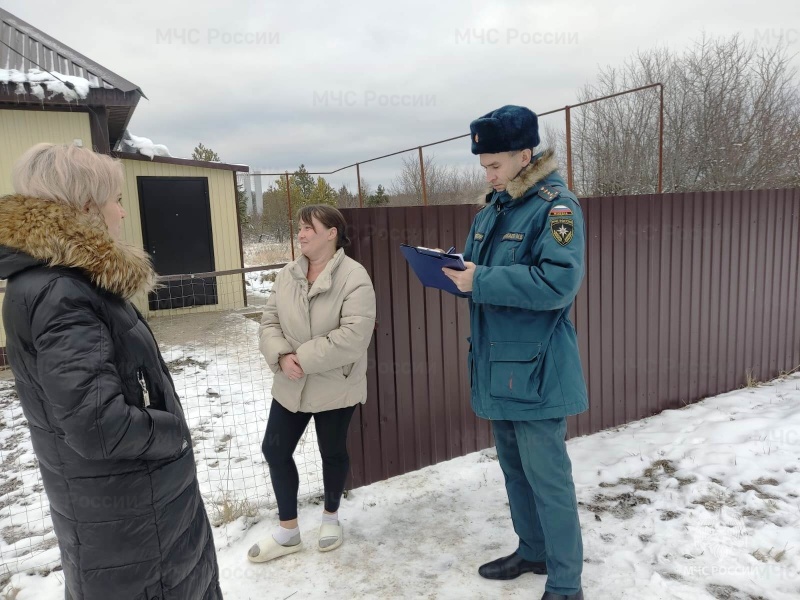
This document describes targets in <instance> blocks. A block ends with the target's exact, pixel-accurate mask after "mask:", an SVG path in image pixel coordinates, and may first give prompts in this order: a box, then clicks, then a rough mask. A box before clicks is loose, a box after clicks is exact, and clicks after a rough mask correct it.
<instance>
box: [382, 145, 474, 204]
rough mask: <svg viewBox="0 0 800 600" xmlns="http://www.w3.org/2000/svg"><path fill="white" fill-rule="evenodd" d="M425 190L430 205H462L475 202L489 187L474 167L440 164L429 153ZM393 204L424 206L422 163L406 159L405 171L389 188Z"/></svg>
mask: <svg viewBox="0 0 800 600" xmlns="http://www.w3.org/2000/svg"><path fill="white" fill-rule="evenodd" d="M423 163H424V167H425V188H426V189H425V191H426V194H427V197H428V204H463V203H465V202H466V203H469V202H472V201H473V200H474V199H475V197H477V195H478V194H479V193H480V191H481V190H482V189H483V188H484V187H486V184H485V181H484V179H483V174H482V173H481V171H480V169H478V168H477V167H475V166H471V167H462V168H457V167H453V166H445V165H440V164H439V163H438V162H436V157H435V155H433V154H429V155H427V156H425V157H424V158H423ZM389 194H390V196H391V197H392V204H393V205H395V206H414V205H419V204H422V203H423V197H422V174H421V171H420V166H419V160H417V159H416V158H412V157H404V158H403V168H402V170H401V172H400V175H398V176H397V177H395V179H394V181H392V184H391V185H390V187H389Z"/></svg>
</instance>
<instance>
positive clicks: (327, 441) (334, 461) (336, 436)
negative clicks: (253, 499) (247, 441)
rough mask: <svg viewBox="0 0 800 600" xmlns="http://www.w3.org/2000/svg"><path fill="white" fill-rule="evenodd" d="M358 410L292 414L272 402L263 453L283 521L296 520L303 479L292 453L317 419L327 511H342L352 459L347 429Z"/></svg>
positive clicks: (346, 409) (347, 409)
mask: <svg viewBox="0 0 800 600" xmlns="http://www.w3.org/2000/svg"><path fill="white" fill-rule="evenodd" d="M355 410H356V407H355V406H350V407H348V408H338V409H336V410H327V411H325V412H319V413H304V412H296V413H293V412H291V411H289V410H286V409H285V408H284V407H283V406H281V404H280V403H279V402H278V401H277V400H275V399H273V400H272V406H271V407H270V409H269V420H268V421H267V432H266V433H265V434H264V441H263V442H262V444H261V451H262V452H263V453H264V458H265V459H266V460H267V464H268V465H269V475H270V477H271V479H272V489H273V490H274V492H275V498H276V499H277V500H278V516H279V518H280V520H281V521H291V520H292V519H296V518H297V490H298V489H299V487H300V477H299V476H298V474H297V465H295V464H294V459H293V458H292V454H294V450H295V448H297V442H299V441H300V438H301V436H302V435H303V432H304V431H305V429H306V426H307V425H308V422H309V421H310V420H311V417H314V427H315V428H316V430H317V443H318V444H319V453H320V454H321V455H322V481H323V483H324V485H325V510H326V511H328V512H329V513H334V512H336V511H337V510H339V501H340V500H341V499H342V493H343V492H344V484H345V480H346V479H347V472H348V471H349V469H350V456H349V455H348V454H347V428H348V427H349V426H350V419H351V417H352V416H353V412H355Z"/></svg>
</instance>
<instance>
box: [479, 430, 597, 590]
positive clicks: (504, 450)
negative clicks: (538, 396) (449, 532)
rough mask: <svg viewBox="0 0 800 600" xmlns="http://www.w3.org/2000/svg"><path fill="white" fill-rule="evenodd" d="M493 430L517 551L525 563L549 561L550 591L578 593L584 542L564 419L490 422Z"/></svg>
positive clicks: (547, 585) (548, 586)
mask: <svg viewBox="0 0 800 600" xmlns="http://www.w3.org/2000/svg"><path fill="white" fill-rule="evenodd" d="M492 429H493V431H494V439H495V443H496V444H497V458H498V459H499V461H500V468H501V469H502V470H503V476H504V477H505V480H506V491H507V492H508V501H509V504H510V506H511V520H512V522H513V523H514V531H515V532H516V533H517V535H518V536H519V547H518V549H517V552H518V553H519V555H520V556H522V558H524V559H526V560H532V561H544V562H546V563H547V584H546V586H545V589H546V590H547V591H548V592H553V593H555V594H564V595H569V594H575V593H577V592H578V590H579V589H580V588H581V571H582V569H583V542H582V540H581V524H580V521H579V520H578V502H577V499H576V498H575V484H574V483H573V481H572V464H571V463H570V460H569V455H568V454H567V445H566V443H565V441H564V438H565V436H566V433H567V420H566V419H564V418H561V419H543V420H541V421H492Z"/></svg>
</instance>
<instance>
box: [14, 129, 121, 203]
mask: <svg viewBox="0 0 800 600" xmlns="http://www.w3.org/2000/svg"><path fill="white" fill-rule="evenodd" d="M124 182H125V173H124V171H123V168H122V163H120V162H119V161H118V160H114V159H113V158H111V157H110V156H106V155H105V154H97V153H96V152H93V151H92V150H89V149H88V148H81V147H79V146H74V145H72V144H36V145H35V146H33V147H32V148H29V149H28V150H27V151H26V152H25V154H23V155H22V156H21V157H20V158H19V160H17V162H16V163H14V169H13V184H14V191H15V192H16V193H18V194H22V195H24V196H33V197H35V198H43V199H45V200H57V201H59V202H66V203H67V204H72V205H73V206H75V207H76V208H79V209H82V208H83V207H84V206H86V204H87V203H88V202H93V203H94V204H95V205H96V206H97V207H99V208H102V207H103V206H104V205H105V204H106V203H107V202H109V201H115V200H116V199H117V196H118V195H119V193H120V192H121V191H122V185H123V183H124Z"/></svg>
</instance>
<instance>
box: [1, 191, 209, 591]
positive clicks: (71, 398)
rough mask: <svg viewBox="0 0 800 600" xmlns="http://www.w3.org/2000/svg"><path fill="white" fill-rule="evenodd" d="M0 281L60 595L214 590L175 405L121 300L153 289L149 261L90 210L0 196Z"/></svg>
mask: <svg viewBox="0 0 800 600" xmlns="http://www.w3.org/2000/svg"><path fill="white" fill-rule="evenodd" d="M0 278H2V279H8V281H7V283H6V287H7V291H6V295H5V302H4V305H3V322H4V325H5V329H6V335H7V342H6V345H7V350H8V358H9V362H10V364H11V368H12V370H13V372H14V376H15V379H16V385H17V391H18V394H19V398H20V401H21V403H22V408H23V410H24V413H25V417H26V418H27V420H28V423H29V425H30V430H31V440H32V443H33V448H34V451H35V453H36V457H37V458H38V460H39V466H40V468H41V473H42V480H43V483H44V488H45V491H46V493H47V498H48V500H49V502H50V514H51V517H52V520H53V526H54V528H55V533H56V536H57V537H58V543H59V547H60V550H61V557H62V564H63V568H64V576H65V580H66V586H67V597H68V598H70V597H71V598H73V599H75V600H78V599H85V600H110V599H112V598H113V599H115V600H118V599H119V600H121V599H125V598H131V599H137V600H138V599H143V600H152V599H155V598H157V599H159V600H171V599H180V600H202V599H217V598H221V597H222V593H221V591H220V588H219V583H218V579H219V577H218V569H217V560H216V554H215V549H214V540H213V537H212V532H211V527H210V525H209V521H208V517H207V515H206V512H205V508H204V506H203V501H202V498H201V496H200V491H199V488H198V483H197V475H196V470H195V463H194V455H193V452H192V443H191V439H190V436H189V431H188V428H187V425H186V421H185V419H184V415H183V411H182V408H181V405H180V402H179V400H178V397H177V395H176V393H175V387H174V385H173V382H172V378H171V377H170V374H169V371H168V370H167V367H166V365H165V364H164V360H163V359H162V357H161V354H160V353H159V350H158V346H157V345H156V342H155V340H154V339H153V335H152V333H151V332H150V330H149V328H148V326H147V324H146V323H145V321H144V320H143V318H142V317H141V315H139V313H138V312H137V311H136V309H135V308H134V307H133V305H132V304H131V303H130V302H129V301H128V300H127V299H128V298H130V297H131V296H133V295H134V294H135V293H137V292H140V291H146V290H147V289H148V288H149V287H150V285H151V284H152V280H153V273H152V268H151V266H150V262H149V260H148V258H147V256H146V255H145V254H144V253H143V252H142V251H141V250H138V249H135V248H132V247H129V246H126V245H124V244H122V243H120V242H117V241H115V240H114V239H112V238H111V236H110V235H109V233H108V230H107V229H106V228H105V227H104V224H103V223H102V222H100V221H99V217H97V216H89V215H87V214H86V213H82V212H80V211H77V210H75V209H73V208H71V207H70V206H68V205H66V204H63V203H58V202H49V201H44V200H39V199H35V198H25V197H21V196H6V197H3V198H0ZM145 390H146V392H145Z"/></svg>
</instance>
